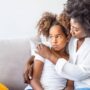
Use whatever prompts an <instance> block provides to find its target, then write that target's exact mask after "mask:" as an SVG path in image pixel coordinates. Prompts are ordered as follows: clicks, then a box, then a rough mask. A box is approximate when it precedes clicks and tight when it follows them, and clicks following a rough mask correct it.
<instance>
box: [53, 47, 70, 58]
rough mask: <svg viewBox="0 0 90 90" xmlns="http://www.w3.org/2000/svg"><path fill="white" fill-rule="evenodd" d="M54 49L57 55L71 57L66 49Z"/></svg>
mask: <svg viewBox="0 0 90 90" xmlns="http://www.w3.org/2000/svg"><path fill="white" fill-rule="evenodd" d="M52 51H53V53H54V54H55V55H56V56H57V57H65V59H68V57H69V54H68V53H67V51H66V49H62V50H60V51H55V50H54V49H53V48H52Z"/></svg>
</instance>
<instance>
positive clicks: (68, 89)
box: [64, 80, 74, 90]
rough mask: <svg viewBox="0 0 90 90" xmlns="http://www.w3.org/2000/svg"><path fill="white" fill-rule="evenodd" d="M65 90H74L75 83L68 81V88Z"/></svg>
mask: <svg viewBox="0 0 90 90" xmlns="http://www.w3.org/2000/svg"><path fill="white" fill-rule="evenodd" d="M64 90H74V82H73V81H71V80H67V84H66V88H65V89H64Z"/></svg>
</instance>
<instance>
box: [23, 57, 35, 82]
mask: <svg viewBox="0 0 90 90" xmlns="http://www.w3.org/2000/svg"><path fill="white" fill-rule="evenodd" d="M33 63H34V56H31V57H30V58H29V60H28V62H27V63H26V65H25V68H24V73H23V77H24V82H25V83H27V84H30V81H31V79H32V74H33Z"/></svg>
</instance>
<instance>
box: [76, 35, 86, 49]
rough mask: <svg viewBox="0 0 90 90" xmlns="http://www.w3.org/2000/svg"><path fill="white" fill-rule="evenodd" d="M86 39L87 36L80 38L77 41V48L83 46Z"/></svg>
mask: <svg viewBox="0 0 90 90" xmlns="http://www.w3.org/2000/svg"><path fill="white" fill-rule="evenodd" d="M84 40H85V37H84V38H80V39H78V41H77V50H78V49H79V48H80V47H81V45H82V44H83V42H84Z"/></svg>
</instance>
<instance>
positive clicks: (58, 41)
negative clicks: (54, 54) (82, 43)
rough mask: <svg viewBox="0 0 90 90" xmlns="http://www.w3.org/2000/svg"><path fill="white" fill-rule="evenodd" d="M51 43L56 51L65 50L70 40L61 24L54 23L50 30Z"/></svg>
mask: <svg viewBox="0 0 90 90" xmlns="http://www.w3.org/2000/svg"><path fill="white" fill-rule="evenodd" d="M49 37H50V43H51V46H52V48H53V49H54V50H55V51H60V50H63V49H64V48H65V47H66V44H67V42H68V39H67V37H66V36H65V34H64V33H63V31H62V28H61V27H60V26H59V25H54V26H52V27H51V28H50V31H49Z"/></svg>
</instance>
